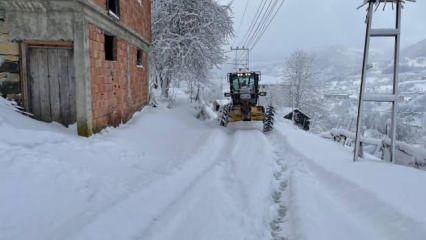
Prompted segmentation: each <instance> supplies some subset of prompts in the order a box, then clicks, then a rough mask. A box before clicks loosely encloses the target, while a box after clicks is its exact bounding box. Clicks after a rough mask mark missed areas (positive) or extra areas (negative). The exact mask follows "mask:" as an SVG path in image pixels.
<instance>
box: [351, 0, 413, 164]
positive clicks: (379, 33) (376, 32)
mask: <svg viewBox="0 0 426 240" xmlns="http://www.w3.org/2000/svg"><path fill="white" fill-rule="evenodd" d="M404 2H405V1H403V0H366V1H365V3H366V4H367V5H368V9H367V19H366V24H367V30H366V35H365V47H364V60H363V65H362V74H361V88H360V94H359V102H358V116H357V122H356V137H355V150H354V161H357V160H358V157H359V156H362V147H361V137H362V132H361V128H362V121H363V111H364V103H365V102H387V103H391V104H392V116H391V120H392V121H391V131H390V135H391V136H390V137H391V154H390V155H391V161H392V162H394V161H395V158H396V156H395V146H396V125H397V124H396V120H397V112H398V101H399V99H400V96H399V89H398V83H399V81H398V76H399V58H400V45H401V10H402V4H403V3H404ZM387 3H389V4H392V9H393V8H395V28H390V29H374V28H372V21H373V15H374V12H375V11H376V10H377V9H378V7H379V6H380V5H381V4H384V5H385V4H387ZM383 9H384V10H385V9H386V8H383ZM376 37H386V38H394V39H395V41H394V43H395V44H394V61H393V64H394V65H393V79H392V80H393V81H392V82H393V84H392V94H366V87H365V86H366V80H367V71H368V60H369V50H370V40H371V38H376Z"/></svg>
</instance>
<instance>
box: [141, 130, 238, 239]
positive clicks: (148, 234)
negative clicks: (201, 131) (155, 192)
mask: <svg viewBox="0 0 426 240" xmlns="http://www.w3.org/2000/svg"><path fill="white" fill-rule="evenodd" d="M234 138H235V136H231V140H229V139H227V138H226V139H227V140H226V141H224V145H225V147H224V148H222V149H219V150H218V153H219V154H216V155H215V159H214V161H212V162H211V164H210V165H209V166H208V167H207V168H205V169H204V170H202V171H201V172H200V173H199V174H198V175H197V176H196V177H195V178H194V179H193V180H191V182H190V183H189V184H188V185H187V186H186V187H185V188H184V190H183V191H182V192H181V193H180V194H179V195H178V196H176V198H175V199H174V200H173V201H171V202H170V203H169V204H168V205H167V206H166V207H165V208H164V209H163V210H162V211H161V212H159V213H158V214H157V216H156V217H155V218H154V220H153V221H152V222H151V223H150V224H149V225H148V226H146V227H144V229H143V230H142V231H141V232H140V233H139V234H137V236H136V237H135V238H134V239H136V240H139V239H140V240H144V239H151V238H153V236H154V235H155V234H157V233H158V231H161V229H162V228H164V226H167V224H165V223H167V222H168V221H167V220H168V219H171V218H172V216H171V214H173V212H175V211H174V210H175V209H176V208H178V206H179V204H180V203H182V201H183V199H184V198H185V197H186V196H187V195H189V194H190V193H191V191H193V190H194V188H196V187H197V186H199V185H200V182H201V181H202V180H203V179H204V178H208V177H209V176H210V173H211V172H212V171H213V170H215V168H216V167H217V166H219V165H220V164H221V163H222V162H224V161H226V160H228V158H227V157H226V154H227V153H228V152H230V150H231V149H232V148H233V146H234V144H235V141H234ZM213 146H215V145H212V146H210V147H213ZM163 230H164V229H163Z"/></svg>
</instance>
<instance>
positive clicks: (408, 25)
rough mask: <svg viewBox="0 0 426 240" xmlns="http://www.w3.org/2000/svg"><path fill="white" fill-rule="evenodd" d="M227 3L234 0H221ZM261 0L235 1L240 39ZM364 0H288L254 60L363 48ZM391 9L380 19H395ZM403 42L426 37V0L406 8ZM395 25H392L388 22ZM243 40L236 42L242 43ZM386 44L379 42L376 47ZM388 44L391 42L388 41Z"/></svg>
mask: <svg viewBox="0 0 426 240" xmlns="http://www.w3.org/2000/svg"><path fill="white" fill-rule="evenodd" d="M218 1H219V2H220V3H224V4H227V3H229V2H230V1H231V0H218ZM247 1H249V3H248V4H249V7H248V9H249V10H248V12H247V13H246V17H245V19H244V20H243V24H242V26H243V27H242V28H241V29H237V28H238V26H239V25H240V21H241V20H242V15H243V12H244V8H245V4H246V3H247ZM260 2H261V0H234V1H233V4H232V9H233V11H234V17H235V19H234V21H235V29H236V30H235V31H236V35H237V38H241V37H243V35H244V34H245V32H246V31H247V28H248V26H249V24H250V22H251V20H252V19H253V17H254V15H255V12H256V9H257V7H258V6H259V5H260ZM361 2H362V1H361V0H286V2H285V3H284V6H283V7H282V9H281V11H280V12H279V14H278V15H277V17H276V18H275V20H274V22H273V24H272V25H271V26H270V28H269V29H268V31H267V33H266V34H265V35H264V37H263V39H262V40H261V41H260V42H259V43H258V45H257V47H256V48H255V49H254V51H253V52H252V53H251V54H252V57H251V59H252V60H255V59H257V60H279V59H282V58H284V57H285V56H286V55H287V54H289V53H290V52H291V51H293V50H295V49H300V48H301V49H308V50H309V49H317V48H322V47H327V46H332V45H346V46H350V47H356V48H362V47H363V44H364V34H365V24H364V20H365V14H366V12H365V8H364V9H360V10H357V9H356V8H357V7H358V6H359V5H360V3H361ZM390 9H391V8H388V11H387V12H388V13H389V14H388V15H385V14H383V13H382V12H381V11H380V13H379V15H383V16H380V17H379V18H376V19H377V20H379V21H377V22H379V23H381V24H379V25H380V26H382V27H383V26H384V25H383V23H385V22H390V24H392V22H391V21H385V20H390V19H389V18H388V17H389V16H390V14H392V13H394V12H393V11H392V10H390ZM402 21H403V29H402V31H403V37H402V45H403V46H407V45H409V44H413V43H415V42H418V41H420V40H423V39H426V0H417V3H410V4H408V5H407V6H406V7H405V9H404V10H403V18H402ZM388 26H392V25H388ZM239 42H240V40H237V41H236V43H235V44H233V45H238V44H239ZM382 44H383V43H380V42H379V43H377V44H376V45H377V46H372V47H376V48H380V47H382V46H381V45H382ZM386 44H390V42H387V43H386Z"/></svg>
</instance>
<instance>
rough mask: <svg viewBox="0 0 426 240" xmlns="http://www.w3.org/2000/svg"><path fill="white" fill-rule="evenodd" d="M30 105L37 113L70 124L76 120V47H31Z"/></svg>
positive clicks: (37, 115)
mask: <svg viewBox="0 0 426 240" xmlns="http://www.w3.org/2000/svg"><path fill="white" fill-rule="evenodd" d="M27 59H28V63H27V66H28V88H29V91H28V94H29V96H28V97H29V108H30V111H31V113H32V114H34V117H35V118H37V119H39V120H42V121H45V122H53V121H54V122H59V123H62V124H64V125H65V126H68V125H70V124H73V123H75V122H76V102H75V100H76V97H75V96H76V92H75V77H74V61H73V50H72V49H69V48H49V47H30V48H29V49H28V57H27Z"/></svg>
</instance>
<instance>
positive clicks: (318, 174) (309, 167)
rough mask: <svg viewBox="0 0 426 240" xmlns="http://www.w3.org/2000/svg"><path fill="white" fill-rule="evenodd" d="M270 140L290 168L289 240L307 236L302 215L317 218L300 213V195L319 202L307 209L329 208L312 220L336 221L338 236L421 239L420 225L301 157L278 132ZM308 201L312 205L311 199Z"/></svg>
mask: <svg viewBox="0 0 426 240" xmlns="http://www.w3.org/2000/svg"><path fill="white" fill-rule="evenodd" d="M273 141H274V142H275V143H276V144H277V143H280V144H279V145H280V148H281V149H282V153H283V155H282V157H283V158H285V159H287V162H288V164H289V168H291V174H290V182H289V183H290V185H289V187H290V189H289V194H293V196H292V195H290V196H289V207H290V209H289V215H290V218H289V221H290V222H289V225H288V226H290V228H291V230H292V237H291V238H290V239H309V238H307V237H306V236H307V235H306V232H305V231H306V227H307V226H303V227H302V226H300V225H303V224H304V220H306V219H303V218H304V217H309V218H315V217H319V216H318V215H315V214H314V213H311V214H309V213H303V211H304V210H303V209H298V208H300V207H303V206H308V205H306V203H303V204H305V205H303V204H302V205H301V203H300V202H299V201H303V200H304V198H316V200H317V201H318V202H317V203H316V204H321V208H322V209H315V208H312V209H311V210H319V211H320V212H322V211H325V212H327V211H329V213H330V214H329V215H327V219H321V220H316V221H330V224H333V222H334V223H337V224H339V226H340V227H345V228H346V232H345V236H341V237H343V238H348V237H351V238H350V239H352V238H353V237H354V236H356V235H359V237H358V239H386V240H391V239H395V240H400V239H410V240H411V239H412V240H417V239H418V240H421V239H424V236H426V231H425V227H424V226H422V225H421V224H419V223H418V222H416V221H415V220H413V219H411V218H409V217H408V216H405V215H404V214H402V213H400V212H398V211H397V210H396V209H394V208H392V207H391V206H390V205H388V204H387V203H386V202H383V201H382V200H380V199H378V198H377V197H376V196H375V195H374V193H372V192H369V191H367V190H366V189H363V188H362V187H361V186H358V185H356V184H354V183H352V182H350V181H348V180H347V179H345V178H343V177H341V176H339V175H337V174H335V173H333V172H330V171H328V170H326V169H324V168H323V167H322V166H320V165H319V164H318V163H316V162H314V161H312V160H311V159H308V158H306V157H304V156H303V155H302V154H300V153H299V152H297V151H296V150H295V149H293V148H292V147H290V145H289V143H288V142H287V139H286V137H285V136H284V135H283V134H282V133H280V132H276V133H275V135H274V137H273ZM293 182H294V183H293ZM303 188H306V189H303ZM296 195H299V196H296ZM311 202H312V201H311ZM308 204H313V202H312V203H308ZM326 204H327V205H326ZM293 208H294V209H293ZM292 213H293V214H292ZM312 214H313V215H312ZM333 214H334V215H335V216H337V217H338V219H331V218H330V217H332V216H333ZM314 222H315V220H314ZM301 227H302V228H301ZM335 227H336V226H335ZM308 228H309V226H308ZM329 228H330V227H329ZM310 230H312V228H311V229H310ZM317 230H321V233H323V234H326V235H327V234H331V235H333V234H338V233H337V232H339V231H336V233H333V232H327V231H326V230H324V229H317ZM340 231H341V229H340ZM311 234H312V233H311ZM318 237H319V238H321V237H324V236H321V234H318V235H316V236H315V239H317V238H318ZM328 237H330V235H328ZM334 237H336V235H335V236H334Z"/></svg>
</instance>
